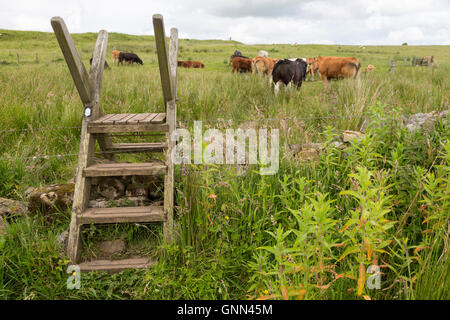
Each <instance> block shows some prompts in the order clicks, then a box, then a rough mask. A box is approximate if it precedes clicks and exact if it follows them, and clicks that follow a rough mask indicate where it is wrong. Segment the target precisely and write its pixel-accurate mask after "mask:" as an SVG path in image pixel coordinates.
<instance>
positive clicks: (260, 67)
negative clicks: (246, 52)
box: [252, 56, 280, 76]
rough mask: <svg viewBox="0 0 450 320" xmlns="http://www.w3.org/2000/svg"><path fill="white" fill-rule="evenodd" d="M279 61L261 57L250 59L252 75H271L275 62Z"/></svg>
mask: <svg viewBox="0 0 450 320" xmlns="http://www.w3.org/2000/svg"><path fill="white" fill-rule="evenodd" d="M279 60H280V59H278V58H276V59H272V58H265V57H261V56H257V57H255V58H253V59H252V73H260V74H267V75H269V76H270V75H271V74H272V70H273V66H274V65H275V63H276V62H277V61H279Z"/></svg>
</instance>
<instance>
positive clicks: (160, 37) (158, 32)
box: [153, 14, 175, 108]
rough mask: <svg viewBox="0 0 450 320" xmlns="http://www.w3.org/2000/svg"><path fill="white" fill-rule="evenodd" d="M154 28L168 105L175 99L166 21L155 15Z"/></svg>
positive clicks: (164, 92)
mask: <svg viewBox="0 0 450 320" xmlns="http://www.w3.org/2000/svg"><path fill="white" fill-rule="evenodd" d="M153 28H154V31H155V42H156V52H157V55H158V63H159V73H160V75H161V85H162V89H163V96H164V103H165V105H166V108H167V103H168V102H169V101H172V100H173V99H174V98H175V97H174V95H173V89H172V81H171V74H170V69H169V61H168V55H167V47H166V36H165V32H164V21H163V17H162V15H160V14H154V15H153Z"/></svg>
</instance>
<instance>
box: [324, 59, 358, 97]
mask: <svg viewBox="0 0 450 320" xmlns="http://www.w3.org/2000/svg"><path fill="white" fill-rule="evenodd" d="M316 59H317V63H318V65H319V73H320V77H321V78H322V82H323V85H324V89H325V90H326V89H327V87H328V85H329V84H330V83H331V80H332V79H342V78H358V77H359V72H360V69H361V64H360V63H359V61H358V59H356V58H353V57H328V56H324V57H321V56H319V57H317V58H316Z"/></svg>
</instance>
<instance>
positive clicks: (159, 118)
mask: <svg viewBox="0 0 450 320" xmlns="http://www.w3.org/2000/svg"><path fill="white" fill-rule="evenodd" d="M165 120H166V114H165V113H158V115H157V116H156V117H154V118H153V119H152V121H151V122H152V123H164V121H165Z"/></svg>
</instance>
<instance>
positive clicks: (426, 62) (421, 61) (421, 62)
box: [413, 56, 435, 67]
mask: <svg viewBox="0 0 450 320" xmlns="http://www.w3.org/2000/svg"><path fill="white" fill-rule="evenodd" d="M434 62H435V61H434V56H427V57H423V58H418V59H413V64H414V65H416V66H424V67H429V66H431V65H432V64H434Z"/></svg>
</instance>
